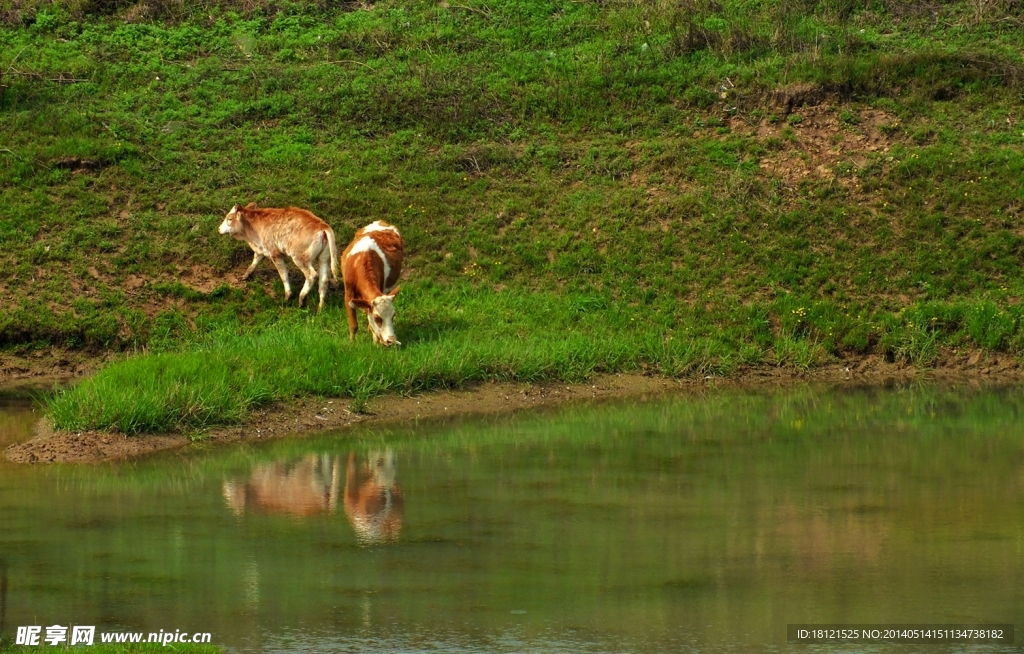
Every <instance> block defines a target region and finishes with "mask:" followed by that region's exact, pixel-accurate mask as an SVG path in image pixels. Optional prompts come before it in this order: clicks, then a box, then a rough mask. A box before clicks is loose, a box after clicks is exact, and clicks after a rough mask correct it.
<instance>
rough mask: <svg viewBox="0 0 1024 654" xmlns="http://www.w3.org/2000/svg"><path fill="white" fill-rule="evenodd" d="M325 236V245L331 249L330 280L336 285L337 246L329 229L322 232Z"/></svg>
mask: <svg viewBox="0 0 1024 654" xmlns="http://www.w3.org/2000/svg"><path fill="white" fill-rule="evenodd" d="M324 233H325V234H327V245H328V246H330V248H331V278H332V279H333V280H334V283H335V284H337V283H338V245H337V244H336V243H335V242H334V232H333V231H332V230H330V229H326V230H324Z"/></svg>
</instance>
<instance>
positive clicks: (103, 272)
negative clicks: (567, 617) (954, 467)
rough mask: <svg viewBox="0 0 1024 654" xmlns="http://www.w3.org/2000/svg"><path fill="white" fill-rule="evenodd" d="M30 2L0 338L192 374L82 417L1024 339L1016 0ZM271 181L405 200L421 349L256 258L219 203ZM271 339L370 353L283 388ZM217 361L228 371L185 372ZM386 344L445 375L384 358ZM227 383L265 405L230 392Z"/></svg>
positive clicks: (16, 30) (338, 208) (224, 416)
mask: <svg viewBox="0 0 1024 654" xmlns="http://www.w3.org/2000/svg"><path fill="white" fill-rule="evenodd" d="M0 18H3V20H5V21H6V26H4V27H3V28H0V73H2V76H0V134H2V135H3V139H2V143H0V161H3V164H4V165H3V166H0V246H2V247H0V340H2V341H3V343H4V347H7V348H14V349H31V348H39V347H45V346H47V345H49V344H62V345H65V346H71V347H85V348H117V349H124V350H137V349H140V348H142V349H145V350H147V351H150V352H160V353H162V354H161V356H162V357H164V358H163V359H161V360H160V361H162V362H160V363H158V362H157V359H151V360H148V363H143V364H139V365H142V366H143V367H146V369H147V370H149V371H150V372H145V373H144V372H143V371H141V370H136V369H134V368H130V366H131V365H135V364H118V366H125V365H128V366H129V367H128V368H124V367H122V368H120V370H121V372H120V373H116V374H115V372H116V371H112V372H110V373H108V380H113V379H114V378H115V377H117V379H118V381H117V382H116V384H115V382H113V381H108V383H110V384H115V385H116V386H117V387H119V388H129V389H130V388H132V383H134V382H131V383H129V382H128V381H126V380H139V379H141V378H142V377H145V378H146V380H147V381H145V382H144V383H143V382H141V381H140V382H139V384H140V385H141V386H145V387H147V388H152V390H153V393H154V397H155V398H157V399H156V400H154V401H157V402H164V398H166V397H167V396H168V395H173V394H174V393H178V394H184V396H187V397H188V398H191V399H189V400H181V401H180V402H178V401H176V402H174V403H172V404H173V405H174V408H172V409H169V411H170V413H169V414H168V416H169V417H165V418H162V419H161V420H160V421H158V423H152V424H150V423H149V422H147V421H146V420H141V419H140V418H139V416H138V415H135V416H134V417H133V418H125V417H121V418H116V419H113V420H110V419H107V420H106V421H105V422H104V421H103V420H100V421H98V422H97V421H89V420H78V419H74V420H72V419H70V418H69V419H68V421H67V422H64V423H63V424H65V425H68V426H71V425H74V426H77V427H81V426H90V425H92V426H96V425H99V426H106V427H116V428H121V429H126V430H128V431H134V430H137V428H135V427H130V426H129V425H135V424H143V423H144V424H145V425H146V427H145V428H144V430H150V429H154V428H157V427H158V425H163V426H164V427H167V426H175V425H177V426H179V427H180V426H203V425H205V424H209V423H210V422H211V421H212V422H218V421H222V420H228V419H237V418H238V417H239V416H242V415H244V413H245V411H246V410H247V408H248V407H250V406H252V405H253V404H254V403H257V404H258V403H261V402H264V401H269V399H274V398H280V397H286V396H287V395H288V394H291V393H304V392H322V393H323V392H325V393H334V394H341V395H345V394H358V393H360V392H365V393H370V392H382V391H387V390H411V389H414V388H421V387H430V386H432V385H437V384H444V385H457V384H461V383H464V382H466V381H470V380H472V379H480V378H487V377H494V376H500V377H518V378H552V377H554V378H565V377H566V376H573V375H585V374H587V373H589V372H591V371H593V370H595V369H606V370H609V369H623V368H637V367H641V366H654V367H658V368H660V369H661V370H662V371H664V372H668V373H671V374H688V373H694V372H706V371H726V372H728V371H729V370H732V369H734V368H735V367H736V366H737V365H743V364H748V363H791V364H796V365H812V364H814V363H815V362H820V361H824V360H827V359H828V358H829V357H836V356H843V355H846V354H850V353H867V352H875V353H880V354H885V355H886V356H890V357H895V358H903V359H907V360H910V361H913V362H916V363H925V364H927V363H928V362H930V361H932V360H933V359H934V357H936V356H937V354H938V352H939V351H940V347H941V346H948V347H949V348H950V349H953V348H960V347H970V348H973V347H979V346H980V347H984V348H991V349H999V350H1005V351H1010V352H1013V353H1015V354H1016V353H1019V352H1021V350H1022V349H1024V331H1022V330H1021V329H1020V321H1021V317H1022V316H1024V308H1021V305H1020V303H1019V299H1020V298H1021V297H1022V296H1024V280H1022V279H1021V275H1020V274H1019V272H1018V271H1019V270H1020V266H1021V255H1022V245H1024V240H1022V236H1024V231H1022V230H1021V228H1020V227H1019V225H1018V221H1019V218H1020V214H1021V211H1022V210H1024V184H1022V179H1024V177H1022V175H1024V156H1022V154H1021V152H1022V149H1021V148H1022V146H1024V124H1022V123H1020V122H1019V121H1020V120H1021V119H1024V115H1022V114H1024V111H1022V109H1024V96H1022V93H1024V59H1022V57H1021V52H1022V46H1024V29H1022V28H1024V2H1020V1H1019V0H985V1H983V0H971V1H964V2H955V1H946V2H934V1H931V2H924V1H923V0H921V1H918V0H908V1H905V2H891V1H889V0H823V1H821V2H815V1H811V0H799V1H796V2H786V3H781V2H768V1H761V2H758V1H756V0H722V1H720V2H712V1H703V0H680V1H678V2H667V1H665V2H661V1H653V2H640V1H638V0H628V1H627V0H623V1H615V0H607V1H605V2H543V1H533V0H531V1H529V2H525V1H523V2H516V1H514V0H504V1H498V0H495V1H492V2H481V1H479V0H467V2H464V3H457V2H450V1H447V0H445V1H441V2H390V1H381V2H377V3H341V4H328V3H320V4H315V3H289V2H259V1H257V0H245V1H242V2H230V1H225V2H204V3H200V2H196V1H193V0H147V1H144V2H140V3H138V4H131V3H126V2H117V1H114V0H80V1H77V0H52V1H46V0H6V1H5V2H0ZM249 201H257V202H259V203H261V204H263V205H266V206H274V205H286V204H295V205H299V206H303V207H306V208H309V209H311V210H312V211H314V212H315V213H317V214H318V215H320V216H321V217H323V218H325V219H326V220H328V222H330V223H331V224H332V225H333V226H334V228H335V231H336V232H337V233H338V235H339V240H340V241H343V242H344V241H347V240H348V239H349V238H350V237H351V234H352V233H353V232H354V230H355V229H356V228H357V227H358V226H361V225H363V224H365V223H367V222H369V221H371V220H375V219H379V218H384V219H387V220H389V221H391V222H394V223H395V224H397V225H398V226H399V227H400V228H401V229H402V232H403V234H404V236H405V238H406V242H407V255H408V260H407V261H408V268H407V272H406V274H405V278H406V280H407V281H406V283H405V284H404V287H403V289H404V290H403V294H402V295H401V296H400V297H399V301H398V305H399V313H398V319H397V323H396V326H397V330H398V334H399V338H400V339H401V340H402V341H403V342H404V343H406V346H407V347H405V350H406V352H408V354H401V353H387V354H386V355H382V354H381V353H380V352H379V351H374V350H372V349H371V348H369V346H368V344H367V343H364V342H363V341H362V340H361V341H360V342H359V343H357V344H355V345H354V346H353V345H350V344H348V343H347V340H346V339H344V334H345V327H344V321H345V319H344V312H343V309H342V307H341V306H340V302H339V301H338V298H339V294H338V293H336V294H335V295H334V296H333V299H332V300H330V299H329V302H330V308H329V310H328V311H326V312H325V314H324V315H323V316H322V317H321V318H319V319H315V318H313V317H312V316H310V315H309V313H308V312H305V311H299V310H298V309H297V308H295V306H294V305H289V306H285V305H283V304H282V301H281V297H282V291H281V286H280V282H279V281H278V280H277V278H276V274H275V273H274V271H273V269H272V267H271V266H269V265H267V264H264V265H265V268H263V269H262V271H261V272H260V273H259V274H258V275H256V277H255V279H253V280H250V281H249V282H248V283H246V284H242V283H240V282H238V278H239V276H240V274H241V272H242V271H243V270H244V269H245V266H246V265H247V263H248V260H249V258H250V255H249V254H248V250H247V248H245V246H244V245H242V244H239V243H237V242H235V241H232V240H230V239H228V238H226V237H219V236H218V235H217V234H216V227H217V225H218V224H219V221H220V219H221V218H222V217H223V215H224V213H225V212H226V211H227V210H228V208H229V207H230V206H231V205H232V204H234V203H236V202H241V203H245V202H249ZM296 274H297V273H296ZM361 336H363V337H364V339H365V340H367V341H368V337H366V335H365V334H361ZM567 336H568V338H567ZM309 339H313V340H312V345H310V343H311V341H309ZM269 343H277V344H278V345H277V346H275V347H277V348H278V349H279V350H280V351H281V352H282V353H288V354H282V356H291V357H292V358H293V359H294V357H296V356H305V353H306V352H308V350H302V351H297V350H296V348H298V347H299V346H298V345H296V344H297V343H303V344H305V345H304V346H303V347H312V348H313V350H314V351H320V350H321V349H322V351H323V353H324V354H323V357H322V358H320V359H319V360H318V361H317V362H315V363H310V365H313V366H314V367H315V366H320V367H323V368H327V369H331V370H344V371H342V372H336V373H332V375H334V376H333V377H331V381H330V383H327V382H321V381H311V380H310V377H311V375H310V373H309V368H306V369H304V370H298V371H296V373H295V374H296V375H297V377H296V378H294V379H291V381H288V382H285V381H283V378H282V376H281V374H279V373H278V372H276V370H278V369H279V368H280V367H281V366H280V365H279V364H280V360H275V361H264V362H263V363H261V364H258V365H257V364H256V363H252V361H255V360H256V359H260V358H261V357H262V356H263V355H257V353H259V352H262V351H263V350H264V349H265V348H267V347H269V345H268V344H269ZM573 343H577V344H576V345H573ZM417 348H420V349H417ZM180 351H185V352H186V354H184V355H178V354H175V353H176V352H180ZM211 352H212V353H216V356H215V358H216V360H217V361H219V362H222V363H223V365H224V370H225V371H224V373H223V375H222V377H221V380H220V381H218V382H217V384H212V385H211V384H209V383H207V382H208V381H209V380H201V379H200V377H202V375H199V374H198V373H195V372H188V370H190V369H191V368H190V367H189V366H190V365H191V364H185V363H182V360H183V359H182V357H184V358H188V357H198V359H197V360H200V361H206V360H208V359H209V354H210V353H211ZM553 352H561V354H552V353H553ZM197 353H198V354H197ZM384 357H391V358H397V359H400V360H401V361H402V362H403V363H402V365H410V366H412V367H413V368H416V369H417V370H420V371H421V372H422V374H419V373H417V374H413V375H412V381H410V378H408V377H401V376H395V377H394V378H392V376H391V375H392V374H393V370H390V369H389V370H388V371H387V372H382V373H380V375H378V374H376V373H374V374H368V373H366V366H371V367H372V366H373V365H378V366H381V365H382V364H376V363H375V362H377V361H378V360H383V361H387V360H389V359H386V358H384ZM403 357H405V358H404V359H403ZM420 357H421V358H422V361H428V362H429V361H441V360H448V359H449V358H450V359H451V360H453V361H458V362H459V366H457V367H458V368H459V370H458V371H457V372H451V366H448V367H445V366H442V365H441V364H437V366H434V367H432V366H433V364H422V365H421V364H420V363H415V361H413V360H416V361H420ZM552 357H553V358H552ZM406 359H408V360H406ZM527 360H529V361H532V362H533V363H530V364H526V363H523V362H524V361H527ZM136 361H138V360H136ZM172 361H173V363H172ZM335 364H340V367H339V366H338V365H335ZM179 365H180V366H182V367H181V368H179V367H178V366H179ZM424 366H425V367H424ZM115 367H117V366H115ZM383 367H384V368H387V367H388V366H383ZM445 371H448V372H445ZM410 374H412V373H410ZM197 375H198V376H197ZM417 375H419V376H417ZM101 377H102V374H101ZM270 377H273V378H274V379H275V380H277V381H274V382H272V383H271V382H266V383H263V382H261V383H260V384H255V382H254V380H257V379H263V380H266V379H268V378H270ZM168 380H170V381H168ZM360 380H361V381H360ZM96 383H97V384H98V383H99V380H98V381H97V382H96ZM125 384H128V386H127V387H126V386H125ZM166 384H170V387H172V388H174V389H177V390H175V391H174V392H173V393H171V392H169V391H168V386H166ZM218 384H220V385H219V386H218ZM98 388H99V386H94V388H93V391H92V392H93V394H94V395H95V396H98V397H105V396H106V395H107V393H106V392H100V391H99V390H97V389H98ZM211 389H214V390H211ZM224 389H229V391H230V392H228V395H230V396H231V397H232V398H234V399H233V400H231V402H232V403H233V404H232V407H234V408H231V407H228V406H220V405H219V404H216V403H214V404H210V403H208V402H207V401H206V400H204V399H203V398H208V397H211V396H212V395H216V396H218V397H220V396H222V395H223V393H222V391H223V390H224ZM230 389H235V390H230ZM360 389H363V390H360ZM136 390H137V389H136ZM83 392H84V390H83ZM225 392H227V391H225ZM124 393H126V394H127V395H128V398H127V399H126V400H125V401H126V402H128V404H129V405H134V404H135V398H136V397H137V393H136V392H135V391H133V390H125V391H124ZM100 401H101V402H103V403H106V400H100ZM105 406H106V409H103V411H100V410H99V409H96V410H97V411H99V412H100V413H103V412H106V413H108V414H109V413H110V411H109V410H108V409H110V407H109V406H107V405H106V404H105ZM185 406H191V407H192V409H188V410H186V409H185V408H183V407H185ZM69 407H70V405H69ZM196 407H199V408H196ZM121 408H122V409H125V410H128V409H130V408H131V407H127V408H126V407H121ZM131 410H132V411H134V409H131ZM114 413H116V414H117V415H119V416H123V413H121V412H119V411H115V412H114ZM72 414H73V415H77V416H81V415H83V410H82V409H81V407H80V406H78V405H77V404H76V405H75V408H69V409H68V415H72ZM199 414H202V415H208V416H211V417H210V418H202V419H193V418H192V417H188V416H192V415H199ZM138 429H142V428H138Z"/></svg>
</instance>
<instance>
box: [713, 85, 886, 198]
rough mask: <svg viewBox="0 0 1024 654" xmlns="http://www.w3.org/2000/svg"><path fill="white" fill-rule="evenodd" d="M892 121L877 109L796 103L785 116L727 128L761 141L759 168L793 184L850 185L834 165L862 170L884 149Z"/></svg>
mask: <svg viewBox="0 0 1024 654" xmlns="http://www.w3.org/2000/svg"><path fill="white" fill-rule="evenodd" d="M897 125H898V119H897V117H896V116H895V115H894V114H890V113H888V112H885V111H882V110H880V109H862V110H860V111H854V110H852V109H842V108H840V107H834V106H831V105H827V104H822V105H818V106H802V107H797V108H795V109H794V110H793V113H791V114H789V117H788V118H787V119H785V120H775V121H774V122H772V121H770V120H769V119H767V118H765V119H763V120H761V122H760V123H758V124H756V125H750V124H749V123H747V122H746V121H744V120H743V119H741V118H733V119H732V120H731V121H730V123H729V128H730V130H731V131H733V132H735V133H737V134H742V135H744V136H748V137H752V138H756V139H757V140H758V141H759V142H760V143H761V144H762V145H764V146H765V150H767V152H768V153H767V154H766V155H765V156H763V157H762V158H761V169H762V170H764V171H765V172H766V173H768V174H769V175H771V176H773V177H778V178H780V179H781V180H782V181H783V182H784V183H785V184H786V185H787V186H789V187H795V186H796V185H797V184H799V183H800V182H801V181H803V180H805V179H837V180H838V181H839V182H840V183H842V184H844V185H848V184H852V183H854V182H852V180H851V179H850V178H843V177H838V176H837V170H838V168H839V167H840V165H842V164H844V163H847V164H850V165H852V166H854V167H856V168H863V167H864V166H866V165H867V164H868V163H869V162H870V160H871V156H872V155H875V154H878V153H881V154H884V153H886V152H888V151H889V149H890V148H891V147H892V145H893V144H894V143H895V140H894V137H893V133H894V131H895V127H896V126H897Z"/></svg>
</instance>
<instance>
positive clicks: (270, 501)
mask: <svg viewBox="0 0 1024 654" xmlns="http://www.w3.org/2000/svg"><path fill="white" fill-rule="evenodd" d="M362 458H363V460H362V461H359V457H357V456H356V455H355V454H354V453H353V454H349V455H348V466H347V467H346V470H345V491H344V500H343V501H344V506H345V515H347V516H348V519H349V522H351V523H352V527H353V529H355V532H356V536H357V537H358V539H359V542H361V543H362V544H364V545H377V544H381V543H390V542H393V541H395V540H397V539H398V532H399V531H401V529H402V516H403V513H404V506H405V502H404V500H403V499H402V488H401V487H400V486H399V485H398V484H397V483H395V454H394V452H392V451H391V450H384V451H382V452H381V451H376V452H373V451H371V452H370V453H369V454H367V455H366V456H365V457H362ZM340 484H341V461H340V458H339V457H336V456H333V455H327V454H324V455H315V454H314V455H310V456H307V457H303V458H301V459H298V460H290V461H277V462H275V463H269V464H265V465H261V466H259V467H257V468H256V469H255V470H253V471H252V473H251V474H250V475H249V479H248V481H245V482H241V481H234V480H225V481H224V487H223V490H224V499H225V500H227V504H228V507H230V509H231V510H232V511H233V512H234V513H235V514H236V515H242V514H243V513H284V514H287V515H292V516H298V517H305V516H311V515H316V514H319V513H333V512H334V511H335V510H336V509H337V506H338V494H339V486H340Z"/></svg>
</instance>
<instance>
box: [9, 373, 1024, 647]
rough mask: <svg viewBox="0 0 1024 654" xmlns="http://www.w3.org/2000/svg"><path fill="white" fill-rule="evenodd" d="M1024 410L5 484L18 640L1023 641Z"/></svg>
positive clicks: (430, 430) (688, 429)
mask: <svg viewBox="0 0 1024 654" xmlns="http://www.w3.org/2000/svg"><path fill="white" fill-rule="evenodd" d="M22 406H23V405H22ZM0 407H3V405H0ZM1022 412H1024V390H1022V389H1018V388H1002V389H988V390H982V389H976V388H969V387H959V388H952V387H947V388H934V387H927V386H924V387H914V388H896V389H879V388H867V389H844V390H828V389H820V388H819V389H806V388H804V389H796V390H788V391H784V392H760V393H714V394H709V395H707V396H705V397H693V396H689V397H669V398H661V399H657V400H651V401H629V402H618V403H612V404H601V405H592V406H575V407H568V408H562V409H558V410H555V411H548V412H543V413H520V414H517V415H513V416H504V417H501V418H488V419H464V420H460V421H453V422H448V423H444V424H439V423H431V424H420V425H418V426H409V427H395V428H386V429H385V428H381V427H376V428H369V429H363V430H356V431H352V430H350V431H347V432H345V433H343V434H339V435H337V436H336V437H323V438H316V439H307V440H294V441H278V442H273V443H268V444H265V445H263V446H239V447H235V448H230V449H225V448H217V449H212V450H211V451H209V452H207V453H190V454H187V455H181V454H177V455H170V456H164V457H160V458H156V459H150V460H147V461H145V462H142V463H135V464H122V465H106V466H89V467H85V466H82V467H59V466H57V467H15V466H11V465H3V466H0V591H2V593H0V594H2V597H0V629H4V630H6V631H7V632H8V633H9V634H10V633H13V631H14V629H15V628H16V627H17V626H19V625H52V624H63V625H68V624H71V625H96V626H97V627H98V631H102V630H104V629H126V630H127V629H131V630H139V631H146V632H149V631H158V630H160V629H163V630H165V631H173V630H175V629H181V630H188V631H209V632H212V634H213V643H214V644H217V645H220V646H223V647H225V648H226V649H228V650H229V651H264V652H284V651H293V652H299V651H301V652H347V651H359V652H378V651H379V652H391V651H406V652H424V651H446V652H447V651H454V652H522V651H537V652H681V651H752V650H753V651H792V650H793V649H794V648H796V649H798V650H803V651H827V650H826V649H824V648H815V647H813V646H797V645H787V644H786V625H787V624H789V623H1016V624H1017V625H1018V628H1021V627H1022V626H1024V421H1022V420H1021V417H1022ZM0 416H3V417H0V430H8V432H9V433H8V434H7V435H4V434H0V442H2V440H3V439H4V438H7V439H8V440H10V439H12V438H21V437H23V435H22V436H11V435H10V432H13V431H15V430H18V429H22V427H21V426H19V425H22V424H23V423H24V424H27V422H26V421H27V418H25V417H24V416H25V414H24V413H23V412H21V413H19V412H18V411H13V412H12V411H11V409H10V406H9V405H8V406H7V412H6V414H4V413H3V409H2V408H0ZM18 416H21V417H20V418H19V417H18ZM1020 640H1021V636H1020V635H1018V637H1017V641H1018V642H1020ZM844 649H845V651H920V648H911V647H904V646H890V647H888V648H884V647H878V646H871V647H868V646H857V647H852V648H851V647H846V648H844ZM966 649H967V648H965V647H963V646H961V647H959V648H957V647H952V646H936V645H932V646H928V647H927V651H929V652H939V651H965V650H966ZM971 651H985V652H990V651H1019V650H1018V649H1016V648H1015V647H1014V646H1003V647H997V646H985V647H981V648H978V647H975V648H972V649H971Z"/></svg>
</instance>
